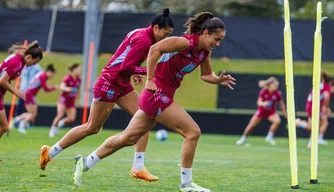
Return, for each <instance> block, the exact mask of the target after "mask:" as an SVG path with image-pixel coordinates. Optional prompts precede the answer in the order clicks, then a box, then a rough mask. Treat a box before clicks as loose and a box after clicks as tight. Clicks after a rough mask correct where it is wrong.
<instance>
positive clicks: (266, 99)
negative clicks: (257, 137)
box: [236, 77, 287, 145]
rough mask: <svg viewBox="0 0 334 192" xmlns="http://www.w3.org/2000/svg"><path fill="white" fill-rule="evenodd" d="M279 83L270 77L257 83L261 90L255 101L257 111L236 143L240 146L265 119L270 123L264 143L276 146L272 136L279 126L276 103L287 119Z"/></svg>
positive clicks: (279, 119) (279, 120)
mask: <svg viewBox="0 0 334 192" xmlns="http://www.w3.org/2000/svg"><path fill="white" fill-rule="evenodd" d="M278 86H279V82H278V80H277V79H276V78H275V77H270V78H269V79H267V80H262V81H259V87H260V88H262V89H261V91H260V95H259V97H258V99H257V106H258V109H257V111H256V112H255V114H254V115H253V117H252V119H251V120H250V122H249V123H248V125H247V127H246V129H245V131H244V133H243V134H242V136H241V138H240V139H239V140H238V141H237V142H236V144H237V145H241V144H243V143H245V142H246V139H247V136H248V135H250V134H251V132H252V131H253V129H254V128H255V127H256V126H257V125H258V124H259V123H260V122H261V121H262V120H263V119H267V120H268V121H269V122H271V126H270V129H269V132H268V134H267V136H266V139H265V141H266V142H269V143H270V144H271V145H276V142H275V140H274V139H273V138H274V134H275V132H276V130H277V129H278V127H279V125H280V124H281V118H280V116H279V115H278V114H277V112H276V102H279V105H280V107H281V110H282V112H283V114H284V116H285V117H287V113H286V108H285V103H284V101H283V98H282V93H281V91H280V90H278Z"/></svg>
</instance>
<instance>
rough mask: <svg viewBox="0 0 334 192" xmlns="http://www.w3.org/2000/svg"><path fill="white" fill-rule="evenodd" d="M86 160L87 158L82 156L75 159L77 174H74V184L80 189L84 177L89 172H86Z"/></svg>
mask: <svg viewBox="0 0 334 192" xmlns="http://www.w3.org/2000/svg"><path fill="white" fill-rule="evenodd" d="M86 159H87V158H86V157H84V156H82V155H79V156H77V157H75V158H74V160H75V164H76V166H75V172H74V174H73V183H74V184H75V186H77V187H80V184H81V179H82V176H83V175H84V174H85V173H86V171H87V170H86V171H84V168H85V163H86Z"/></svg>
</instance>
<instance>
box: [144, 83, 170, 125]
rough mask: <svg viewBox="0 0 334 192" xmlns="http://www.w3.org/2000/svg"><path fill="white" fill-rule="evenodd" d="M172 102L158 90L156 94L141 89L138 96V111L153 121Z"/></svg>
mask: <svg viewBox="0 0 334 192" xmlns="http://www.w3.org/2000/svg"><path fill="white" fill-rule="evenodd" d="M173 102H174V99H173V98H172V97H169V96H167V94H165V93H164V92H163V91H162V90H161V89H160V88H158V90H157V92H156V93H151V92H149V91H147V90H146V89H143V90H142V92H141V93H140V96H139V109H141V110H143V111H144V112H145V113H146V115H148V116H149V117H150V118H151V119H155V117H156V116H158V115H160V114H161V113H162V112H163V111H164V110H165V109H166V108H167V107H169V105H171V104H172V103H173Z"/></svg>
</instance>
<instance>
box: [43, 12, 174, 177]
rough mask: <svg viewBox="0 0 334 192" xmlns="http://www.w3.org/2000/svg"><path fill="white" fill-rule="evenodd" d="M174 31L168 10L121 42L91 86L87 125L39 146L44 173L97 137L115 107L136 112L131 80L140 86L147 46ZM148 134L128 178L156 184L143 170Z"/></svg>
mask: <svg viewBox="0 0 334 192" xmlns="http://www.w3.org/2000/svg"><path fill="white" fill-rule="evenodd" d="M173 29H174V24H173V21H172V19H171V18H170V17H169V9H168V8H167V9H165V10H164V11H163V13H160V14H158V15H157V16H156V17H155V18H154V19H153V21H152V22H151V25H150V26H149V27H147V28H143V29H136V30H134V31H131V32H130V33H129V34H128V35H127V36H126V37H125V39H124V40H123V42H122V44H121V45H120V46H119V48H118V49H117V51H116V53H115V54H114V55H113V57H112V58H111V59H110V61H109V62H108V64H107V65H106V66H105V68H104V69H103V70H102V72H101V75H100V77H98V79H97V80H96V81H95V84H94V99H93V102H92V106H91V108H90V115H89V118H88V122H87V123H86V124H83V125H80V126H77V127H75V128H73V129H71V130H70V131H69V132H68V133H67V134H66V135H65V136H64V137H63V138H62V139H61V140H60V141H58V142H57V143H56V144H55V145H53V146H52V147H51V148H50V147H49V146H46V145H44V146H42V148H41V158H40V166H41V169H42V170H44V169H45V166H46V165H47V163H48V162H49V161H51V159H53V158H54V157H55V156H56V155H57V154H59V153H60V152H61V151H62V150H64V149H66V148H67V147H69V146H71V145H73V144H75V143H77V142H78V141H80V140H82V139H83V138H85V137H87V136H89V135H92V134H96V133H98V132H99V131H100V129H101V127H102V126H103V124H104V123H105V121H106V120H107V118H108V117H109V115H110V113H111V111H112V109H113V107H114V105H115V104H117V105H118V106H120V107H121V108H122V109H123V110H125V111H126V112H128V113H129V114H130V115H131V116H133V115H134V114H135V112H136V111H137V110H138V108H139V106H138V98H139V96H138V93H137V92H136V91H134V89H133V87H132V85H131V76H134V80H135V83H136V84H142V80H141V78H142V75H145V74H146V68H144V67H140V65H141V63H142V62H143V61H144V60H145V59H146V58H147V54H148V52H149V49H150V46H151V45H153V44H155V43H156V42H158V41H160V40H162V39H164V38H166V37H168V36H169V35H170V34H171V33H172V32H173ZM148 136H149V133H147V134H146V135H145V136H143V138H142V139H141V140H140V141H139V142H138V143H137V145H136V149H135V157H134V162H133V168H132V170H131V172H130V175H131V176H132V177H135V178H140V179H143V180H148V181H157V180H158V177H156V176H153V175H151V174H150V173H149V172H148V171H147V169H146V168H145V167H144V155H145V149H146V145H147V142H148Z"/></svg>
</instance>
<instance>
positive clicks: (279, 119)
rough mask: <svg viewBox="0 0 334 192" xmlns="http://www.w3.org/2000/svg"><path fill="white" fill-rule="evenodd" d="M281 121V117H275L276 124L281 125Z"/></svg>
mask: <svg viewBox="0 0 334 192" xmlns="http://www.w3.org/2000/svg"><path fill="white" fill-rule="evenodd" d="M281 122H282V120H281V118H277V119H275V121H274V122H273V123H274V124H276V125H280V124H281Z"/></svg>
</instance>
